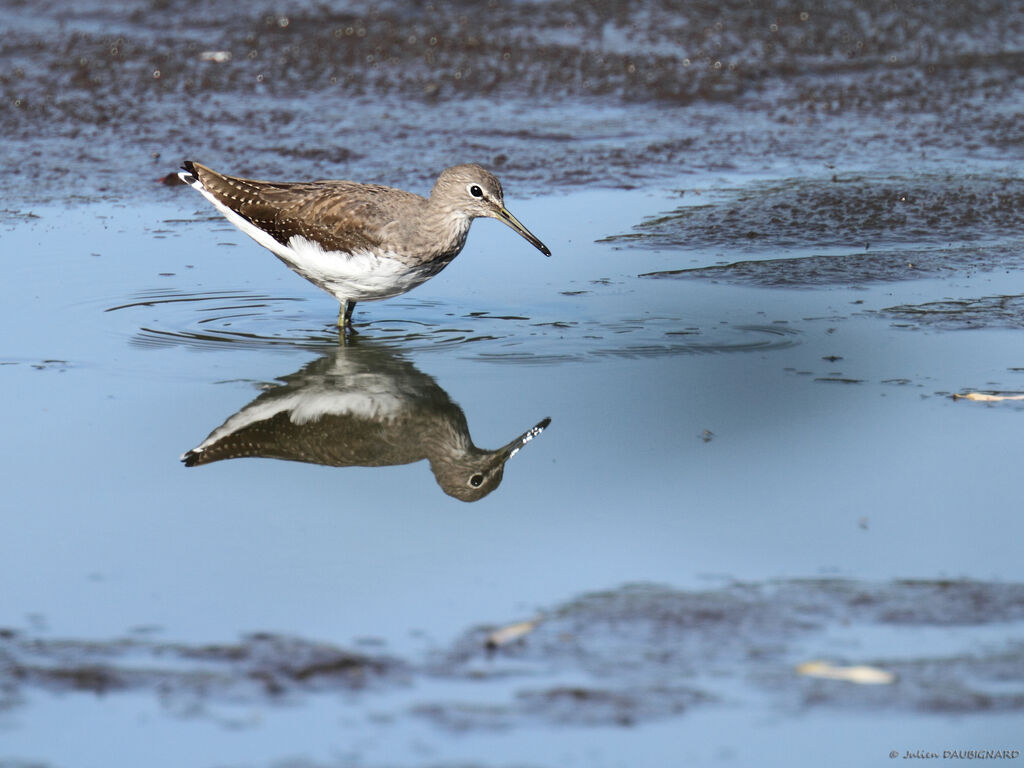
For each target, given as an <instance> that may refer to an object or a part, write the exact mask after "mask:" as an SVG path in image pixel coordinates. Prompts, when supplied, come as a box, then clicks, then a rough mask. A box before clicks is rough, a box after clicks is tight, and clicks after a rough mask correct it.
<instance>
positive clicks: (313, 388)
mask: <svg viewBox="0 0 1024 768" xmlns="http://www.w3.org/2000/svg"><path fill="white" fill-rule="evenodd" d="M280 381H281V382H282V383H281V384H280V385H277V386H274V387H273V388H272V389H269V390H267V391H266V392H264V393H263V394H261V395H260V396H259V397H257V398H256V399H255V400H253V401H252V402H251V403H249V404H248V405H247V406H245V407H244V408H242V410H240V411H239V412H238V413H236V414H235V415H233V416H231V417H230V418H228V420H227V421H225V422H224V423H223V424H222V425H221V426H219V427H217V428H216V429H215V430H213V432H211V433H210V435H209V437H207V438H206V439H205V440H204V441H203V442H202V443H200V444H199V445H198V446H197V447H195V448H193V449H192V450H191V451H188V452H187V453H185V454H184V455H183V456H182V457H181V460H182V461H183V462H185V466H188V467H192V466H196V465H199V464H209V463H211V462H214V461H221V460H223V459H237V458H243V457H247V456H249V457H263V458H273V459H287V460H289V461H304V462H308V463H311V464H325V465H328V466H332V467H352V466H361V467H383V466H391V465H395V464H410V463H412V462H415V461H420V460H422V459H427V460H428V461H429V462H430V469H431V471H433V473H434V477H435V478H436V479H437V484H438V485H440V486H441V489H442V490H443V491H444V492H445V493H447V494H448V495H449V496H454V497H455V498H456V499H461V500H462V501H477V500H478V499H482V498H483V497H484V496H486V495H487V494H489V493H490V492H491V491H493V490H494V489H495V488H497V487H498V485H499V484H500V483H501V479H502V475H503V473H504V470H505V462H506V461H508V460H509V459H510V458H512V457H513V456H515V455H516V453H518V452H519V450H520V449H521V448H522V447H523V446H524V445H526V444H527V443H528V442H530V440H532V439H533V438H535V437H536V436H537V435H539V434H540V433H541V432H542V431H543V430H544V428H545V427H547V425H548V424H549V422H550V421H551V420H550V419H544V420H543V421H541V422H540V423H539V424H537V425H536V426H535V427H533V428H532V429H529V430H527V431H526V432H524V433H523V434H521V435H519V436H518V437H516V438H515V439H514V440H512V441H511V442H509V443H507V444H506V445H504V446H502V447H501V448H498V449H496V450H493V451H487V450H483V449H480V448H477V447H476V446H475V445H473V440H472V439H471V438H470V436H469V426H468V425H467V423H466V416H465V414H464V413H463V412H462V409H461V408H460V407H459V406H458V405H456V404H455V403H453V402H452V401H451V399H450V398H449V397H448V393H447V392H445V391H444V390H443V389H441V387H439V386H438V385H437V382H436V381H434V379H433V377H431V376H428V375H427V374H425V373H423V372H421V371H420V370H418V369H417V368H416V366H414V365H413V364H412V363H409V362H407V361H406V360H403V359H402V358H401V357H399V356H398V355H396V354H395V353H393V352H390V351H388V350H386V349H383V348H380V347H376V346H370V345H366V344H362V343H359V342H358V341H350V342H348V343H347V344H345V345H340V346H338V347H336V348H334V349H332V351H331V352H329V353H328V354H326V355H324V356H323V357H321V358H319V359H317V360H314V361H313V362H311V363H309V364H308V365H306V366H305V367H303V368H302V369H301V370H299V371H297V372H295V373H293V374H291V375H289V376H285V377H283V378H281V379H280Z"/></svg>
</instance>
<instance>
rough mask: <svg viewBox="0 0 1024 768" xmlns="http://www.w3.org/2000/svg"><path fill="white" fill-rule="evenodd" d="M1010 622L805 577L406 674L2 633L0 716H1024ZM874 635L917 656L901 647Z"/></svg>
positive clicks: (549, 626) (1012, 610) (974, 604)
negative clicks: (57, 706) (34, 696)
mask: <svg viewBox="0 0 1024 768" xmlns="http://www.w3.org/2000/svg"><path fill="white" fill-rule="evenodd" d="M1020 622H1024V586H1022V585H1019V584H1002V583H988V582H974V581H894V582H890V583H865V582H855V581H847V580H818V581H815V580H811V581H784V582H768V583H761V584H733V585H730V586H725V587H721V588H715V589H709V590H706V591H681V590H676V589H671V588H668V587H660V586H654V585H633V586H624V587H621V588H618V589H615V590H611V591H607V592H597V593H593V594H588V595H584V596H582V597H580V598H578V599H575V600H572V601H570V602H568V603H565V604H562V605H558V606H554V607H552V608H551V609H550V610H548V611H544V612H542V615H541V620H540V621H539V622H538V623H537V625H536V626H535V627H531V629H532V631H524V632H523V633H522V636H521V637H519V638H518V639H515V640H513V641H511V642H507V643H503V644H502V645H501V646H500V647H498V648H497V649H494V648H489V647H488V645H489V644H488V637H489V636H490V635H491V633H492V632H493V631H494V627H480V628H477V629H473V630H470V631H468V632H466V633H465V634H464V635H463V636H462V637H461V638H460V639H457V640H456V641H455V642H454V643H453V644H452V645H451V646H450V647H449V648H447V649H444V648H439V649H436V650H434V651H430V652H428V653H427V654H426V656H425V657H424V658H422V659H418V660H413V659H405V660H403V659H399V658H395V657H392V656H390V655H387V654H383V653H367V652H364V651H353V650H348V649H344V648H340V647H336V646H334V645H330V644H325V643H321V642H313V641H310V640H305V639H301V638H294V637H282V636H278V635H270V634H257V635H250V636H248V637H245V638H243V639H241V640H240V641H239V642H237V643H233V644H221V645H188V644H182V643H173V642H164V641H160V640H155V639H150V638H146V637H139V636H137V637H130V638H126V639H118V640H112V641H106V642H104V641H92V642H90V641H81V640H63V639H53V638H49V637H46V636H44V635H39V634H36V633H29V632H24V631H20V630H14V629H6V630H3V631H0V692H2V699H0V702H2V704H0V706H3V707H5V708H15V707H18V706H19V705H20V704H21V702H22V701H23V700H24V699H25V698H26V697H27V695H28V694H29V692H31V691H34V690H44V691H49V692H52V693H60V692H77V693H86V694H94V695H104V696H114V695H117V694H118V693H122V692H129V691H134V692H137V693H138V692H141V693H148V694H151V695H152V696H153V697H155V698H156V699H158V700H160V701H161V703H162V704H163V705H164V706H165V707H167V708H168V709H169V710H171V711H172V712H178V711H182V710H183V708H185V705H186V704H187V711H188V713H189V715H190V716H200V715H201V714H202V713H203V711H204V707H205V705H208V704H213V703H225V702H227V703H230V704H234V705H253V704H256V703H260V702H262V703H269V704H291V705H294V704H297V703H300V702H301V701H302V700H303V699H304V698H305V697H309V696H311V695H313V694H320V693H342V692H343V693H346V694H353V693H358V694H359V696H360V697H374V696H381V697H385V698H383V699H381V701H378V702H377V704H376V706H377V707H386V706H387V699H386V694H387V693H388V691H399V690H407V689H409V687H410V686H413V687H414V689H415V691H416V692H417V693H416V696H415V699H416V702H415V703H413V704H412V705H411V706H410V707H409V708H408V709H407V710H406V711H405V712H404V713H395V716H398V717H403V716H409V717H414V718H416V719H419V720H424V721H427V722H430V723H432V724H434V725H435V726H437V727H440V728H442V729H445V730H454V731H471V730H476V729H484V730H495V729H511V728H519V727H524V726H527V725H530V724H537V723H547V724H552V725H568V724H571V725H582V726H629V725H633V724H636V723H640V722H646V721H652V720H659V719H664V718H668V717H675V716H680V715H683V716H685V713H686V712H687V711H689V710H691V709H692V708H695V707H710V706H716V705H719V704H723V703H724V704H728V703H729V702H730V701H734V700H735V699H737V698H743V699H750V696H751V694H753V693H756V694H758V695H759V696H761V697H765V698H764V699H763V700H764V701H766V702H767V706H769V707H771V708H772V709H775V710H778V708H780V707H781V708H783V709H786V710H794V711H795V710H806V709H815V708H822V707H829V708H832V707H837V708H842V709H854V710H864V711H866V712H875V711H877V710H878V709H879V708H883V709H886V710H891V711H903V712H918V713H923V714H929V713H951V712H955V713H970V712H995V711H1014V712H1016V711H1022V710H1024V645H1022V644H1021V643H1020V642H1019V640H1014V639H1012V638H1013V634H1014V633H1013V632H1012V631H1010V630H1011V628H1012V627H1013V626H1015V625H1019V624H1020ZM988 627H990V628H992V629H994V630H996V634H995V635H993V634H986V633H985V632H984V630H985V628H988ZM887 628H892V629H898V630H900V631H901V633H900V634H899V637H900V638H902V637H904V634H903V633H905V632H907V631H913V632H915V633H916V634H917V636H918V637H919V638H920V639H922V640H927V642H924V643H923V644H922V645H921V647H920V648H919V649H917V650H915V649H914V648H912V647H907V645H906V643H905V642H903V641H902V640H898V639H897V636H896V635H891V636H886V635H885V630H886V629H887ZM929 633H931V634H929ZM999 636H1001V637H1002V639H1001V640H999V639H997V638H998V637H999ZM1007 638H1009V639H1007ZM819 658H825V659H829V660H830V661H832V662H833V663H836V664H858V665H859V664H866V665H871V666H873V667H877V668H879V669H882V670H885V671H887V672H889V673H892V674H894V675H895V679H894V682H892V683H891V684H888V685H857V684H854V683H850V682H845V681H837V680H825V679H816V678H812V677H806V676H801V675H799V674H797V672H796V671H795V668H796V666H797V665H799V664H801V663H803V662H806V661H809V660H812V659H819ZM451 683H460V684H462V685H464V686H468V688H464V689H463V690H464V692H465V698H464V699H459V698H454V699H453V698H451V696H450V694H446V693H442V692H441V691H442V690H449V691H450V690H451V688H450V684H451Z"/></svg>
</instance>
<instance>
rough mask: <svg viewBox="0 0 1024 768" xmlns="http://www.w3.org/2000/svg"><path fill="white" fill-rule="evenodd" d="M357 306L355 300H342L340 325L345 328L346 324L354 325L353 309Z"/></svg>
mask: <svg viewBox="0 0 1024 768" xmlns="http://www.w3.org/2000/svg"><path fill="white" fill-rule="evenodd" d="M355 308H356V303H355V302H354V301H349V300H348V299H346V300H345V301H343V302H341V307H340V308H339V309H338V327H339V328H345V327H346V326H347V327H349V328H351V327H352V311H353V310H354V309H355Z"/></svg>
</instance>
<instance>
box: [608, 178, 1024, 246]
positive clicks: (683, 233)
mask: <svg viewBox="0 0 1024 768" xmlns="http://www.w3.org/2000/svg"><path fill="white" fill-rule="evenodd" d="M717 196H718V197H720V198H724V199H720V200H717V201H712V202H709V203H707V204H701V203H691V204H688V205H687V206H685V207H681V208H678V209H676V210H675V211H673V212H671V213H668V214H665V215H662V216H658V217H655V218H652V219H649V220H648V221H645V222H643V223H642V224H640V225H639V226H637V228H636V230H637V231H636V232H634V233H632V234H627V235H618V236H614V237H609V238H607V239H606V240H605V242H611V243H618V244H623V245H634V246H644V247H649V248H728V249H730V250H735V249H737V248H740V249H742V248H745V247H749V248H795V247H816V248H829V247H846V248H851V247H857V248H860V249H870V248H877V247H881V248H882V249H885V248H887V247H891V246H893V245H896V244H904V245H906V244H912V245H915V246H919V245H923V244H942V245H948V244H951V243H960V242H962V241H963V240H964V239H965V238H970V239H985V240H996V239H999V238H1005V237H1014V236H1016V235H1018V234H1019V233H1020V232H1021V231H1022V230H1024V179H1019V178H1007V177H997V176H957V175H953V174H948V175H941V176H912V177H886V178H866V177H859V178H855V179H839V178H837V177H833V178H831V179H813V178H812V179H786V180H785V181H781V182H771V183H765V184H752V185H749V186H747V187H744V188H742V189H738V190H735V191H732V192H729V191H726V192H723V193H719V195H717ZM882 258H883V259H884V254H883V256H882Z"/></svg>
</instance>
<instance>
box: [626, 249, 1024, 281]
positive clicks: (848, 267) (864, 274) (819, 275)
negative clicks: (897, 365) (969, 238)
mask: <svg viewBox="0 0 1024 768" xmlns="http://www.w3.org/2000/svg"><path fill="white" fill-rule="evenodd" d="M1021 266H1024V249H1022V248H1020V247H1019V246H1017V245H1009V244H999V245H992V246H963V247H955V248H931V249H929V248H907V249H904V250H892V249H887V250H874V249H870V250H860V251H855V252H852V253H833V254H827V255H816V256H801V257H796V258H781V259H759V260H751V261H736V262H733V263H731V264H721V265H718V264H716V265H713V266H708V267H692V268H689V269H672V270H660V271H658V272H648V273H646V274H643V275H641V277H652V278H676V279H704V280H714V281H718V282H723V283H735V284H741V285H757V286H761V287H765V288H818V287H827V286H839V285H842V286H858V285H871V284H874V283H892V282H898V281H902V280H919V279H921V278H925V277H935V276H939V277H947V276H950V275H953V274H958V273H959V274H961V275H963V274H975V273H984V272H992V271H995V270H1016V269H1020V267H1021Z"/></svg>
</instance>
